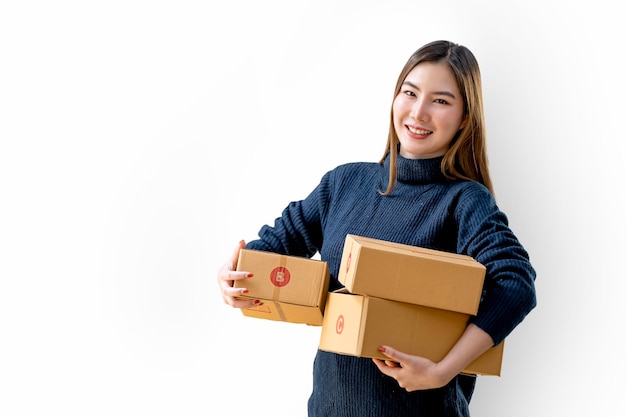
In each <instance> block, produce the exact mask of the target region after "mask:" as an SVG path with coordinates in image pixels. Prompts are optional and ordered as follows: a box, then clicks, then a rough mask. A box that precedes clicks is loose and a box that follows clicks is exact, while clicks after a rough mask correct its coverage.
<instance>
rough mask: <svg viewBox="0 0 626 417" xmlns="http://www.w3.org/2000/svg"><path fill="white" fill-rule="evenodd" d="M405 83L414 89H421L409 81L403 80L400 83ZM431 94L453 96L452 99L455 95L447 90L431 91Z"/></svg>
mask: <svg viewBox="0 0 626 417" xmlns="http://www.w3.org/2000/svg"><path fill="white" fill-rule="evenodd" d="M405 84H406V85H408V86H409V87H411V88H414V89H416V90H418V91H422V90H421V88H419V87H418V86H416V85H415V84H413V83H412V82H411V81H404V82H403V83H402V85H405ZM433 94H434V95H438V96H448V97H451V98H454V99H455V98H456V96H455V95H454V94H452V93H451V92H449V91H433Z"/></svg>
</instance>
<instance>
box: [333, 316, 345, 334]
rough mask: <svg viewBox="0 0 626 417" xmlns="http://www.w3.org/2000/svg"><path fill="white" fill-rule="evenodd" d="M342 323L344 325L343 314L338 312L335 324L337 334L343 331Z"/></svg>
mask: <svg viewBox="0 0 626 417" xmlns="http://www.w3.org/2000/svg"><path fill="white" fill-rule="evenodd" d="M343 325H344V318H343V314H340V315H339V317H337V324H336V325H335V331H336V332H337V334H341V332H343Z"/></svg>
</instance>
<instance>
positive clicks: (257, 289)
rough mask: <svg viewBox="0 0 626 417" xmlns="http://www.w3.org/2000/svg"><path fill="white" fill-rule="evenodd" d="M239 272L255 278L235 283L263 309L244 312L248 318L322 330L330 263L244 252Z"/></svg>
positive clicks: (246, 250) (238, 266) (242, 250)
mask: <svg viewBox="0 0 626 417" xmlns="http://www.w3.org/2000/svg"><path fill="white" fill-rule="evenodd" d="M237 270H238V271H248V272H251V273H253V274H254V276H253V277H252V278H248V279H245V280H238V281H235V287H236V288H241V287H244V288H247V289H248V290H249V292H248V293H247V294H245V295H242V296H241V297H240V298H248V299H255V300H257V299H258V300H262V301H263V305H262V306H259V307H253V308H248V309H242V310H241V311H242V313H243V314H244V315H245V316H248V317H256V318H262V319H268V320H277V321H287V322H293V323H304V324H309V325H312V326H321V325H322V320H323V315H324V306H325V303H326V296H327V294H328V282H329V280H330V272H329V270H328V265H327V263H326V262H323V261H319V260H315V259H308V258H304V257H296V256H287V255H280V254H277V253H271V252H263V251H256V250H251V249H241V250H240V252H239V261H238V263H237Z"/></svg>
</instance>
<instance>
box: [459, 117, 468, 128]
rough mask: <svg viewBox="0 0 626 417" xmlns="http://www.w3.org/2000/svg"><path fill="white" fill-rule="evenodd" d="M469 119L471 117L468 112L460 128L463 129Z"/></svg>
mask: <svg viewBox="0 0 626 417" xmlns="http://www.w3.org/2000/svg"><path fill="white" fill-rule="evenodd" d="M468 119H469V117H468V115H467V114H466V115H465V116H464V117H463V121H462V122H461V124H460V125H459V130H463V129H465V127H466V126H467V121H468Z"/></svg>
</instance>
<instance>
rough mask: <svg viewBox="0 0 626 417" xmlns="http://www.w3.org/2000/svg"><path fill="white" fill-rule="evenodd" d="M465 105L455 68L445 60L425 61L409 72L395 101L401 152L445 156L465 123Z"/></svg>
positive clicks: (426, 155)
mask: <svg viewBox="0 0 626 417" xmlns="http://www.w3.org/2000/svg"><path fill="white" fill-rule="evenodd" d="M464 114H465V109H464V108H463V98H462V97H461V92H460V91H459V87H458V86H457V84H456V80H455V78H454V75H453V73H452V70H450V68H449V67H448V65H447V64H446V63H444V62H422V63H420V64H418V65H417V66H416V67H415V68H413V69H412V70H411V72H409V74H408V75H407V76H406V78H405V79H404V83H403V84H402V87H401V88H400V92H399V93H398V95H397V96H396V98H395V99H394V101H393V124H394V128H395V130H396V134H397V135H398V139H399V140H400V155H401V156H403V157H405V158H409V159H420V158H433V157H436V156H442V155H443V154H444V153H445V152H446V151H447V150H448V148H449V147H450V142H452V138H454V136H455V135H456V133H457V132H458V131H459V129H460V128H461V127H462V124H463V121H464Z"/></svg>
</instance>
